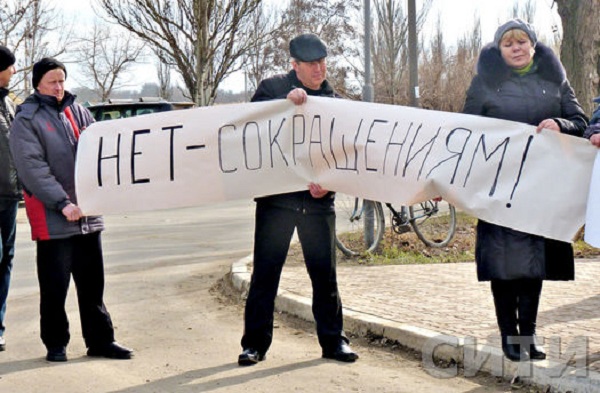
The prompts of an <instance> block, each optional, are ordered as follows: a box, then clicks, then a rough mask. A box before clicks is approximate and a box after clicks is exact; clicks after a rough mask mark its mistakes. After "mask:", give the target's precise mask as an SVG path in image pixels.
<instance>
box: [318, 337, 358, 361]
mask: <svg viewBox="0 0 600 393" xmlns="http://www.w3.org/2000/svg"><path fill="white" fill-rule="evenodd" d="M323 357H324V358H325V359H334V360H337V361H339V362H348V363H350V362H354V361H355V360H356V359H358V354H357V353H356V352H353V351H352V349H350V346H349V345H348V344H347V343H346V342H344V341H342V342H340V343H339V344H338V346H337V347H335V348H333V349H332V350H325V349H324V350H323Z"/></svg>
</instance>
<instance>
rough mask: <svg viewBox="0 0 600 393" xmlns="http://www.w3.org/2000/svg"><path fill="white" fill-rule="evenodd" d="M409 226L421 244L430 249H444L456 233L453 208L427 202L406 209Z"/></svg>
mask: <svg viewBox="0 0 600 393" xmlns="http://www.w3.org/2000/svg"><path fill="white" fill-rule="evenodd" d="M408 212H409V215H410V224H411V226H412V227H413V230H414V231H415V233H416V234H417V236H418V237H419V239H421V241H422V242H423V243H425V244H426V245H428V246H430V247H444V246H446V245H448V243H450V240H452V237H453V236H454V232H455V231H456V209H455V208H454V206H452V205H450V204H448V203H443V202H437V201H434V200H429V201H425V202H421V203H417V204H416V205H412V206H409V207H408Z"/></svg>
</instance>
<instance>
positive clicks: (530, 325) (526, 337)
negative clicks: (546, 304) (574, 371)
mask: <svg viewBox="0 0 600 393" xmlns="http://www.w3.org/2000/svg"><path fill="white" fill-rule="evenodd" d="M540 292H541V284H540V291H539V292H536V291H533V292H532V293H528V294H523V295H521V296H520V297H519V331H520V332H521V344H522V345H523V349H524V350H525V351H526V352H527V353H528V354H529V358H530V359H533V360H544V359H546V353H545V352H544V349H543V348H542V347H540V346H539V345H538V344H537V340H536V336H535V328H536V321H537V314H538V306H539V304H540Z"/></svg>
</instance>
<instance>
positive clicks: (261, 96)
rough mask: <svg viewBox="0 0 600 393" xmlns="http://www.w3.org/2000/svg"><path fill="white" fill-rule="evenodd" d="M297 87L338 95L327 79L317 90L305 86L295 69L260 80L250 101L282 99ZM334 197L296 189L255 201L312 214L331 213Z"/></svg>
mask: <svg viewBox="0 0 600 393" xmlns="http://www.w3.org/2000/svg"><path fill="white" fill-rule="evenodd" d="M297 87H300V88H302V89H304V90H306V93H307V94H308V95H309V96H322V97H339V96H338V95H337V94H336V93H335V92H334V90H333V87H332V86H331V85H330V84H329V82H327V81H324V82H323V84H322V85H321V88H320V89H319V90H312V89H309V88H307V87H305V86H304V85H302V83H301V82H300V81H299V80H298V77H297V76H296V71H294V70H292V71H290V72H289V73H287V74H282V75H276V76H274V77H272V78H268V79H265V80H263V81H262V82H260V84H259V85H258V88H257V89H256V92H255V93H254V96H252V100H251V101H252V102H257V101H269V100H276V99H283V98H286V97H287V95H288V93H289V92H290V91H292V90H294V89H295V88H297ZM334 197H335V193H333V192H329V193H328V194H327V195H326V196H324V197H323V198H313V197H312V195H310V191H296V192H290V193H285V194H277V195H269V196H266V197H262V198H256V201H257V202H260V203H268V204H270V205H274V206H278V207H282V208H285V209H291V210H295V211H297V212H302V213H306V214H314V213H323V212H331V213H333V212H334Z"/></svg>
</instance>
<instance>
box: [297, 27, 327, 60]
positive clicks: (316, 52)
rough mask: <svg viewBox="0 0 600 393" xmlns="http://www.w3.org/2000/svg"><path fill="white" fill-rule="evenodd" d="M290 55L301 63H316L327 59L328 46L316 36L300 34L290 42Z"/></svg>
mask: <svg viewBox="0 0 600 393" xmlns="http://www.w3.org/2000/svg"><path fill="white" fill-rule="evenodd" d="M290 55H291V56H292V57H293V58H294V59H296V60H299V61H315V60H320V59H322V58H324V57H327V46H326V45H325V43H324V42H323V41H321V39H320V38H319V37H318V36H317V35H316V34H311V33H307V34H300V35H299V36H297V37H296V38H294V39H293V40H291V41H290Z"/></svg>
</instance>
